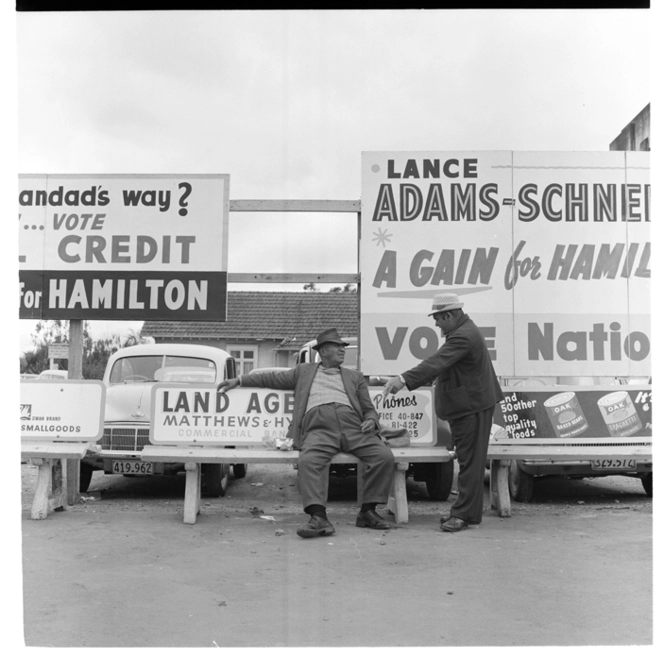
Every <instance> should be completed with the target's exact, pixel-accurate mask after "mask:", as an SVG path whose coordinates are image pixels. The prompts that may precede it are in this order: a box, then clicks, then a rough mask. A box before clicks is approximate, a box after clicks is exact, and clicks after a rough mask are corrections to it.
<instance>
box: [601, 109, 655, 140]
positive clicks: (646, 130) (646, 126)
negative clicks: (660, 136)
mask: <svg viewBox="0 0 664 657" xmlns="http://www.w3.org/2000/svg"><path fill="white" fill-rule="evenodd" d="M609 150H611V151H649V150H650V103H648V105H646V106H645V107H644V108H643V109H642V110H641V111H640V112H639V113H638V114H637V115H636V116H635V117H634V118H633V119H632V120H631V121H630V122H629V123H628V124H627V125H626V126H625V127H624V128H623V129H622V131H621V133H620V134H619V135H618V136H617V137H616V138H615V139H614V140H613V141H612V142H611V144H610V145H609Z"/></svg>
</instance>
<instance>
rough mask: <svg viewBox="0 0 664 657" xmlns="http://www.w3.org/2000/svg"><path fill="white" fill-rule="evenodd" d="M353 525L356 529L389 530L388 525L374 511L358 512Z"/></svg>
mask: <svg viewBox="0 0 664 657" xmlns="http://www.w3.org/2000/svg"><path fill="white" fill-rule="evenodd" d="M355 524H356V525H357V526H358V527H370V528H371V529H390V527H392V525H390V523H389V522H387V520H384V519H383V518H381V516H379V515H378V514H377V513H376V512H375V511H373V510H370V511H360V512H359V513H358V514H357V520H355Z"/></svg>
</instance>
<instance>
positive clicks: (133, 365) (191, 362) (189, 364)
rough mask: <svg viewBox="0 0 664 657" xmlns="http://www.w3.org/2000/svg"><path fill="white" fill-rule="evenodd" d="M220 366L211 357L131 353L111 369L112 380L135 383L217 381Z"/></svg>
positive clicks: (110, 377) (113, 381)
mask: <svg viewBox="0 0 664 657" xmlns="http://www.w3.org/2000/svg"><path fill="white" fill-rule="evenodd" d="M216 377H217V368H216V365H215V364H214V362H213V361H211V360H208V359H207V358H191V357H189V356H161V355H157V356H128V357H126V358H119V359H118V360H117V361H116V362H115V363H114V364H113V368H112V369H111V373H110V376H109V382H110V383H111V384H114V383H133V382H138V383H140V382H142V381H169V382H179V383H214V382H215V380H216Z"/></svg>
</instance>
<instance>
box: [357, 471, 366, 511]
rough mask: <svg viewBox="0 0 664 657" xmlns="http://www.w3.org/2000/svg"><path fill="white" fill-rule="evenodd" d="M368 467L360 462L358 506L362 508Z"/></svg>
mask: <svg viewBox="0 0 664 657" xmlns="http://www.w3.org/2000/svg"><path fill="white" fill-rule="evenodd" d="M366 469H367V466H366V465H364V463H362V461H359V462H358V464H357V505H358V506H362V494H363V492H364V473H365V472H366Z"/></svg>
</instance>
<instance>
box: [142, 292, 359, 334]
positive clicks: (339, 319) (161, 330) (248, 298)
mask: <svg viewBox="0 0 664 657" xmlns="http://www.w3.org/2000/svg"><path fill="white" fill-rule="evenodd" d="M357 303H358V295H357V294H350V293H344V292H338V293H337V292H265V291H262V292H244V291H229V292H228V307H227V312H226V317H227V321H225V322H219V321H211V322H201V321H190V322H188V321H152V320H149V321H146V322H145V323H144V324H143V328H142V330H141V335H144V336H151V337H153V338H158V339H164V338H166V339H174V340H182V339H189V340H201V339H208V340H209V339H221V340H226V339H238V338H244V339H246V338H250V339H257V340H260V339H263V340H265V339H273V340H274V339H278V340H293V339H294V341H295V342H297V343H300V342H306V341H308V340H312V339H313V338H315V337H316V335H318V333H320V332H321V331H322V330H324V329H326V328H336V329H337V330H338V331H339V333H340V334H341V335H343V336H344V337H351V336H356V335H357V333H358V317H357V315H358V306H357Z"/></svg>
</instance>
